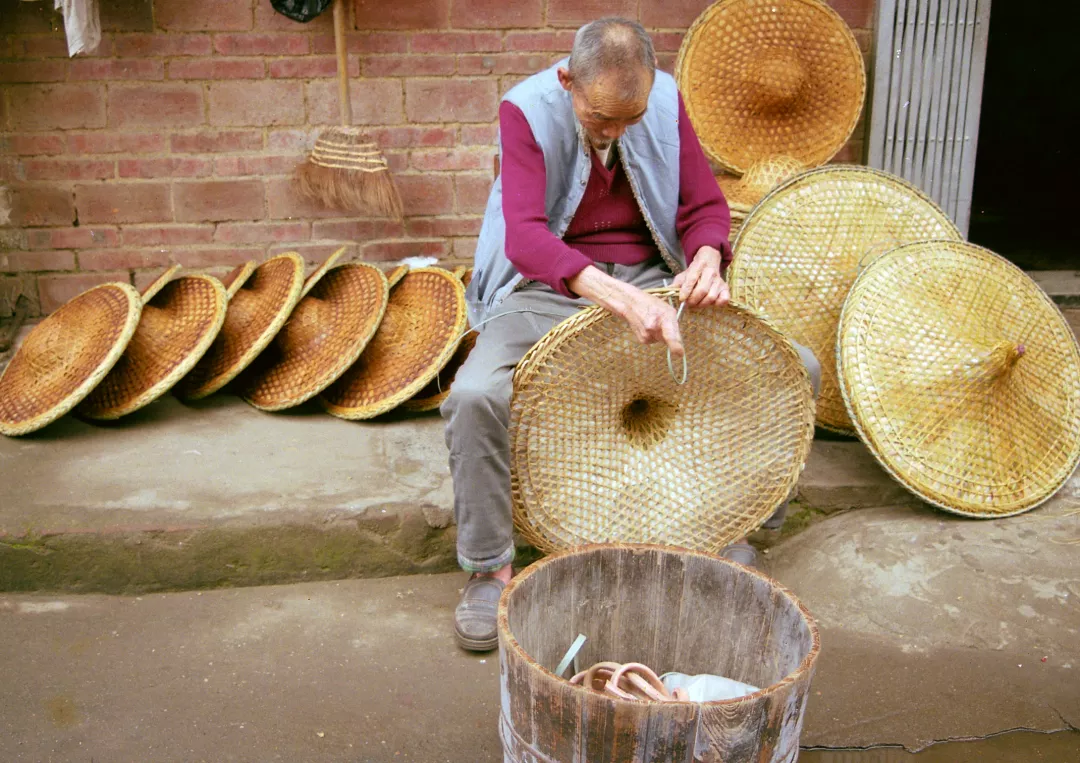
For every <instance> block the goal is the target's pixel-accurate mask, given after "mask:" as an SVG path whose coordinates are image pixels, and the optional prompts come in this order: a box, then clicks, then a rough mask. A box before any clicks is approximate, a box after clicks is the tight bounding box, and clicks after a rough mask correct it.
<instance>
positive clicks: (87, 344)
mask: <svg viewBox="0 0 1080 763" xmlns="http://www.w3.org/2000/svg"><path fill="white" fill-rule="evenodd" d="M141 312H142V299H140V297H139V292H137V291H136V290H135V288H134V287H133V286H131V285H129V284H125V283H107V284H102V285H101V286H95V287H94V288H92V289H89V290H88V291H85V292H83V293H82V294H80V295H78V296H77V297H75V298H73V299H71V300H69V301H68V302H66V303H65V304H64V305H62V306H61V307H60V308H59V309H58V310H56V311H55V312H54V313H52V314H51V315H49V317H47V318H46V319H45V320H43V321H42V322H41V323H39V324H38V325H37V326H35V327H34V329H33V330H32V331H31V332H30V333H29V334H28V335H27V336H26V339H25V340H24V341H23V343H22V345H21V346H20V347H19V349H18V350H17V351H16V352H15V355H14V356H13V357H12V358H11V362H10V363H8V365H7V368H5V369H4V371H3V373H0V433H3V434H6V435H23V434H29V433H30V432H33V431H36V430H38V429H41V428H42V427H44V426H46V425H47V424H51V423H52V422H53V421H56V419H58V418H60V417H61V416H63V415H64V414H65V413H67V412H68V411H70V410H71V409H72V408H74V407H75V406H76V405H78V404H79V403H80V402H81V401H82V400H83V399H84V398H85V397H86V396H87V395H89V394H90V392H91V391H92V390H93V389H94V387H96V386H97V385H98V384H99V383H100V382H101V380H102V379H104V378H105V376H106V375H107V374H108V373H109V371H110V370H111V369H112V367H113V366H114V365H115V364H116V362H117V361H118V360H119V359H120V356H121V355H123V353H124V349H125V348H126V347H127V346H128V342H130V341H131V337H132V336H133V335H134V333H135V327H136V326H138V324H139V314H140V313H141Z"/></svg>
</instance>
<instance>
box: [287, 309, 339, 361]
mask: <svg viewBox="0 0 1080 763" xmlns="http://www.w3.org/2000/svg"><path fill="white" fill-rule="evenodd" d="M330 312H331V311H330V309H329V305H327V304H326V302H324V301H323V300H321V299H305V300H303V301H302V302H301V303H300V304H299V305H297V306H296V309H295V310H293V314H292V316H290V318H289V320H288V322H287V323H286V324H285V326H284V327H283V328H282V329H281V333H280V334H278V338H277V343H278V346H280V347H281V348H282V349H283V350H285V351H287V352H288V351H297V350H304V349H310V348H313V347H314V346H315V345H316V343H317V342H318V341H319V339H321V338H322V337H324V336H327V335H328V334H329V333H330V327H331V325H332V318H331V316H330Z"/></svg>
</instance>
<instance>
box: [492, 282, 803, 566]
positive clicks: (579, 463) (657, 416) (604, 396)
mask: <svg viewBox="0 0 1080 763" xmlns="http://www.w3.org/2000/svg"><path fill="white" fill-rule="evenodd" d="M657 293H660V294H663V295H665V296H666V295H675V294H677V292H675V291H673V290H671V291H659V292H657ZM680 326H681V329H682V334H683V340H684V343H685V346H686V357H687V360H688V363H689V374H688V377H687V381H686V383H685V384H684V385H682V386H679V385H677V384H676V383H675V381H674V379H673V378H672V374H671V373H670V372H669V370H668V366H667V362H666V351H665V348H664V346H663V345H661V344H654V345H641V344H639V343H638V342H637V341H636V340H635V338H634V336H633V334H632V333H631V331H630V329H629V327H628V326H627V325H626V324H625V322H624V321H623V320H621V319H620V318H617V317H615V316H613V315H611V314H610V313H608V312H606V311H604V310H602V309H600V308H590V309H588V310H585V311H582V312H581V313H579V314H577V315H575V316H573V317H572V318H570V319H568V320H566V321H564V322H563V323H561V324H559V325H558V326H556V327H555V328H554V329H552V331H551V332H549V333H548V334H547V335H546V336H545V337H544V338H543V339H541V340H540V342H539V343H537V345H536V346H535V347H534V348H533V349H532V350H531V351H530V352H529V353H528V354H527V355H526V356H525V358H523V359H522V361H521V363H520V364H519V365H518V368H517V371H516V373H515V375H514V394H513V399H512V403H511V414H510V415H511V429H510V432H511V490H512V494H513V505H514V519H515V524H516V525H517V527H518V529H519V530H520V531H521V532H522V533H523V534H524V536H525V537H526V538H527V539H528V540H529V541H530V542H532V543H534V544H536V545H537V546H538V547H539V548H542V549H544V550H545V551H552V550H559V549H566V548H570V547H574V546H579V545H583V544H586V543H608V542H627V543H654V542H655V543H665V544H672V545H677V546H683V547H686V548H691V549H697V550H701V551H710V552H715V551H718V550H720V549H722V548H723V547H724V546H726V545H727V544H728V543H730V542H731V541H733V540H736V539H738V538H741V537H742V536H744V535H745V534H746V533H748V532H751V531H753V530H755V529H757V528H758V527H760V525H761V524H762V523H763V522H764V521H765V520H766V519H767V518H768V517H769V516H770V515H771V514H772V512H773V511H774V510H775V509H776V507H777V506H779V505H780V503H782V502H783V501H784V500H785V499H786V498H787V496H788V494H789V492H790V490H791V488H792V487H793V486H794V485H795V482H796V481H797V480H798V477H799V474H800V472H801V471H802V468H803V465H804V464H805V462H806V458H807V456H808V455H809V451H810V442H811V439H812V437H813V423H814V407H813V392H812V390H811V387H810V380H809V376H808V374H807V373H806V369H805V368H804V366H803V365H802V362H801V360H800V359H799V356H798V354H797V353H796V352H795V349H794V348H793V347H792V346H791V343H790V342H788V341H787V340H786V339H785V338H784V337H783V336H782V335H781V334H780V333H779V332H778V331H776V330H775V329H773V328H772V327H770V326H769V325H768V324H767V323H765V322H764V321H762V320H761V319H759V318H757V317H755V316H754V315H753V314H752V313H750V312H749V311H747V310H744V309H742V308H739V307H735V306H727V307H723V308H703V309H688V310H686V312H685V313H684V314H683V317H682V320H681V322H680ZM680 365H681V364H680Z"/></svg>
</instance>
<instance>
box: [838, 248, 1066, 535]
mask: <svg viewBox="0 0 1080 763" xmlns="http://www.w3.org/2000/svg"><path fill="white" fill-rule="evenodd" d="M838 347H839V357H840V384H841V389H842V390H843V394H844V401H845V402H846V403H847V405H848V408H849V410H850V412H851V416H852V419H853V420H854V421H855V426H856V427H857V429H858V431H859V436H860V437H861V438H862V439H863V441H864V442H865V443H866V444H867V446H868V447H869V448H870V450H871V452H873V454H874V455H875V456H876V457H877V459H878V460H879V461H880V462H881V463H882V464H883V465H884V466H885V468H886V469H888V470H889V472H890V473H891V474H892V475H893V476H894V477H895V478H896V479H897V480H899V481H900V482H901V483H903V484H904V485H905V486H906V487H908V488H909V489H910V490H912V491H913V492H915V493H916V494H917V495H918V496H919V497H921V498H922V499H924V500H926V501H928V502H930V503H932V504H935V505H936V506H940V507H941V508H943V509H946V510H948V511H952V512H955V513H957V514H963V515H966V516H974V517H1004V516H1010V515H1012V514H1018V513H1020V512H1022V511H1026V510H1028V509H1031V508H1033V507H1035V506H1038V505H1039V504H1040V503H1042V502H1043V501H1045V500H1046V499H1047V498H1049V497H1050V496H1051V495H1053V494H1054V492H1055V491H1057V490H1058V488H1060V487H1061V486H1062V484H1064V482H1065V481H1066V480H1067V479H1068V478H1069V475H1070V474H1072V472H1073V470H1074V469H1075V468H1076V465H1077V462H1078V461H1080V347H1078V346H1077V342H1076V337H1075V336H1074V334H1073V333H1072V330H1071V329H1070V328H1069V325H1068V324H1067V323H1066V322H1065V318H1064V316H1063V315H1062V314H1061V312H1060V311H1059V310H1058V308H1057V307H1056V306H1055V305H1054V303H1053V302H1051V301H1050V299H1049V298H1048V297H1047V296H1046V294H1044V293H1043V292H1042V290H1040V289H1039V287H1038V286H1036V284H1035V283H1034V281H1032V280H1031V279H1030V278H1029V277H1028V276H1027V275H1025V274H1024V272H1023V271H1021V270H1020V269H1019V268H1017V267H1016V266H1015V265H1013V264H1012V263H1010V262H1008V261H1006V260H1005V259H1003V258H1001V257H999V256H997V255H996V254H994V253H992V252H989V251H987V250H985V249H982V248H980V247H977V246H974V245H973V244H968V243H965V242H959V241H927V242H919V243H914V244H910V245H908V246H903V247H900V248H898V249H895V250H893V251H891V252H889V253H888V254H885V255H883V256H881V257H879V258H878V259H876V260H875V261H874V262H873V264H871V265H869V266H868V267H867V268H866V269H865V270H864V271H863V272H862V273H861V274H860V275H859V277H858V279H856V281H855V284H854V286H853V287H852V289H851V294H850V295H849V296H848V299H847V302H846V303H845V304H844V310H843V313H842V314H841V317H840V334H839V342H838Z"/></svg>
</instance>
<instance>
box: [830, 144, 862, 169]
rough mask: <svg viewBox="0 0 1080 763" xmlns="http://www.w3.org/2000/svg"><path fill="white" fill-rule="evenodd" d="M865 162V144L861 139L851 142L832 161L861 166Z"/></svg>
mask: <svg viewBox="0 0 1080 763" xmlns="http://www.w3.org/2000/svg"><path fill="white" fill-rule="evenodd" d="M862 160H863V142H862V140H861V139H859V138H853V139H851V140H849V141H848V142H847V143H845V144H844V146H843V147H842V148H841V149H840V150H839V151H838V152H837V153H836V156H834V157H833V158H832V159H831V160H830V161H831V162H832V163H840V164H859V163H861V162H862Z"/></svg>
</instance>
